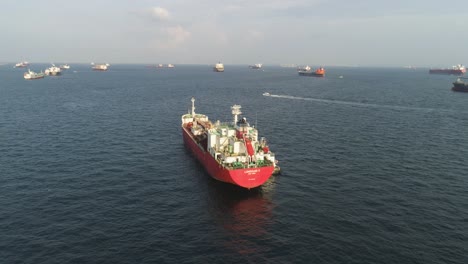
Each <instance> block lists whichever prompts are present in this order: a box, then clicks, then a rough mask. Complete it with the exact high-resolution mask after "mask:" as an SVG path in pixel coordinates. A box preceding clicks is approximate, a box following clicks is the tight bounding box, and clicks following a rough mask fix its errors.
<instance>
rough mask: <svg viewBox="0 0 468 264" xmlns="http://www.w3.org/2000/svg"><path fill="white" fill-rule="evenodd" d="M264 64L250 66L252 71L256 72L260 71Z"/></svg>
mask: <svg viewBox="0 0 468 264" xmlns="http://www.w3.org/2000/svg"><path fill="white" fill-rule="evenodd" d="M262 66H263V64H261V63H256V64H254V65H249V68H250V69H255V70H260V69H261V68H262Z"/></svg>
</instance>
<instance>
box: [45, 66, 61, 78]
mask: <svg viewBox="0 0 468 264" xmlns="http://www.w3.org/2000/svg"><path fill="white" fill-rule="evenodd" d="M44 73H45V74H46V75H53V76H56V75H61V74H62V70H61V69H60V68H59V67H57V66H55V64H52V67H49V68H47V69H46V70H45V71H44Z"/></svg>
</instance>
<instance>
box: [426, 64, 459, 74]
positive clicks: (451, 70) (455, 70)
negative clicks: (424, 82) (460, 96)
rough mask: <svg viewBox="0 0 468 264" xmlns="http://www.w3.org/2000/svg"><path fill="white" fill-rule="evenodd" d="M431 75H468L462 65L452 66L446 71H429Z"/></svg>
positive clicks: (445, 69)
mask: <svg viewBox="0 0 468 264" xmlns="http://www.w3.org/2000/svg"><path fill="white" fill-rule="evenodd" d="M429 73H431V74H453V75H462V74H465V73H466V68H465V66H463V65H462V64H458V65H456V66H452V68H444V69H429Z"/></svg>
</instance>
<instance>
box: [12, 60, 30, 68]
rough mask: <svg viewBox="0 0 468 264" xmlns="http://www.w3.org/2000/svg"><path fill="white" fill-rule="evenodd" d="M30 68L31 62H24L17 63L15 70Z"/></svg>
mask: <svg viewBox="0 0 468 264" xmlns="http://www.w3.org/2000/svg"><path fill="white" fill-rule="evenodd" d="M28 66H29V62H27V61H22V62H18V63H16V64H15V67H14V68H26V67H28Z"/></svg>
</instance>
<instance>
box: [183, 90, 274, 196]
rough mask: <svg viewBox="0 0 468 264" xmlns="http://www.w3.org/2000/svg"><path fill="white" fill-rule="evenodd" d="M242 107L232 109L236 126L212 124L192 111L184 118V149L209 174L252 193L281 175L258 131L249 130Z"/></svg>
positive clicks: (237, 106) (251, 127)
mask: <svg viewBox="0 0 468 264" xmlns="http://www.w3.org/2000/svg"><path fill="white" fill-rule="evenodd" d="M240 109H241V106H240V105H234V106H232V107H231V110H232V115H233V119H234V120H233V122H229V123H221V122H220V121H216V123H212V122H211V121H209V120H208V116H206V115H203V114H196V113H195V99H194V98H192V111H191V112H189V113H187V114H185V115H182V136H183V139H184V143H185V146H186V147H187V148H188V149H189V150H190V151H191V152H192V153H193V155H194V156H195V158H196V159H197V160H198V161H199V162H200V163H201V164H202V165H203V167H204V168H205V170H206V171H207V172H208V174H209V175H210V176H211V177H212V178H214V179H216V180H218V181H222V182H225V183H230V184H234V185H237V186H240V187H243V188H247V189H251V188H255V187H258V186H260V185H262V184H263V183H265V182H266V181H267V180H268V179H269V178H270V176H271V175H272V174H275V173H279V171H280V168H279V166H278V165H277V160H276V159H275V155H274V153H273V152H271V151H270V148H269V147H268V145H267V141H266V139H265V138H264V137H261V138H260V140H259V139H258V130H257V129H256V128H255V127H253V126H250V125H249V123H248V122H247V119H246V118H245V117H243V118H241V119H239V115H240V114H242V112H241V110H240Z"/></svg>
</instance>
